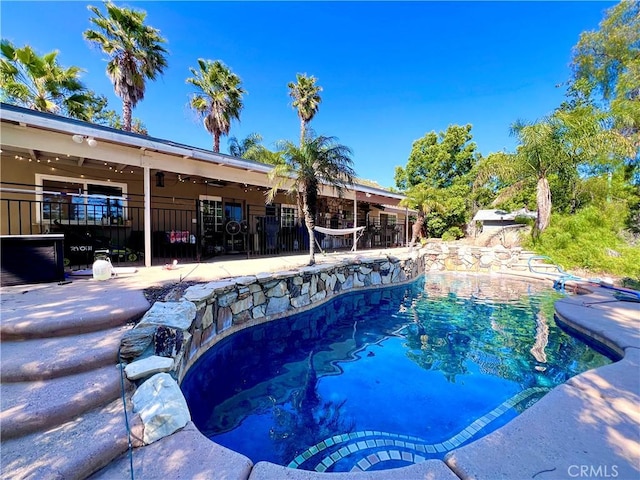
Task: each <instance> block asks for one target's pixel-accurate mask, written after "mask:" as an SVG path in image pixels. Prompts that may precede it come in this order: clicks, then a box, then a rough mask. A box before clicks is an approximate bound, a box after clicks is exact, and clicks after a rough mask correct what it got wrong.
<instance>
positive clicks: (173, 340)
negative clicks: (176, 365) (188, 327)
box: [153, 325, 184, 357]
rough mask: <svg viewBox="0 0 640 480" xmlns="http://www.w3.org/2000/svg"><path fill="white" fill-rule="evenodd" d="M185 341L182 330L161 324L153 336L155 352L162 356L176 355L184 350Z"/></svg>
mask: <svg viewBox="0 0 640 480" xmlns="http://www.w3.org/2000/svg"><path fill="white" fill-rule="evenodd" d="M183 341H184V333H183V331H182V330H180V329H175V328H170V327H165V326H162V325H161V326H159V327H158V328H157V329H156V333H155V335H154V336H153V342H154V352H155V354H156V355H158V356H160V357H175V356H176V354H178V352H180V350H182V343H183Z"/></svg>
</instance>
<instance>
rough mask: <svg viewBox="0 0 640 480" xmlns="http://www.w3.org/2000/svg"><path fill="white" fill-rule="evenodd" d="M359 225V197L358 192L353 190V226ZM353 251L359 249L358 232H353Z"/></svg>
mask: <svg viewBox="0 0 640 480" xmlns="http://www.w3.org/2000/svg"><path fill="white" fill-rule="evenodd" d="M357 226H358V198H357V194H356V192H355V191H354V192H353V228H356V227H357ZM353 251H354V252H357V251H358V232H353Z"/></svg>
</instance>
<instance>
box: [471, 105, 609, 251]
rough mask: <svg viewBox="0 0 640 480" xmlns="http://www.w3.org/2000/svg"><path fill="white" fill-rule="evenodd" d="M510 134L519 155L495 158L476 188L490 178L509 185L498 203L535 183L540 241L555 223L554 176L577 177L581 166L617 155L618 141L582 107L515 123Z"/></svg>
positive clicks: (481, 169)
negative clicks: (606, 153) (605, 153)
mask: <svg viewBox="0 0 640 480" xmlns="http://www.w3.org/2000/svg"><path fill="white" fill-rule="evenodd" d="M511 133H512V135H515V136H516V137H517V138H518V140H519V143H520V144H519V145H518V147H517V149H516V152H515V153H514V154H506V153H498V154H492V155H490V156H489V157H488V158H487V159H486V161H484V162H483V163H482V164H481V165H480V166H479V169H478V175H477V177H476V186H477V185H480V184H483V183H485V182H486V181H487V180H488V179H489V178H491V177H494V178H498V179H500V180H501V181H503V182H505V183H506V184H507V185H508V187H506V188H505V189H504V190H503V191H502V192H500V194H499V195H498V198H496V200H494V202H493V203H494V204H496V203H499V202H501V201H504V200H506V199H508V198H509V197H510V196H512V195H513V194H514V193H515V192H518V191H521V190H522V189H523V188H524V187H525V186H526V185H527V184H529V185H531V183H532V182H535V185H536V205H537V217H536V221H535V224H534V227H533V232H532V234H533V237H534V238H537V237H538V236H539V235H540V234H541V233H542V232H543V231H544V230H545V229H546V228H547V227H548V226H549V222H550V219H551V208H552V199H551V188H550V187H549V178H550V176H551V175H559V176H561V177H566V178H575V177H576V176H577V170H576V169H577V166H578V165H579V164H583V165H586V164H589V163H593V162H597V161H598V157H601V156H602V155H603V152H606V151H610V152H611V151H614V150H613V149H615V148H617V147H616V142H615V140H616V139H615V138H614V137H612V136H610V135H608V134H607V132H605V131H603V130H602V128H601V125H600V123H599V122H598V121H597V118H596V117H594V116H592V115H587V114H586V113H585V112H583V111H582V110H580V109H574V110H572V111H570V112H565V111H563V110H558V111H556V112H555V113H554V114H553V115H551V116H549V117H546V118H544V119H542V120H540V121H539V122H537V123H532V124H525V123H523V122H516V123H515V124H514V125H513V126H512V127H511ZM565 188H574V186H573V185H570V184H566V185H565Z"/></svg>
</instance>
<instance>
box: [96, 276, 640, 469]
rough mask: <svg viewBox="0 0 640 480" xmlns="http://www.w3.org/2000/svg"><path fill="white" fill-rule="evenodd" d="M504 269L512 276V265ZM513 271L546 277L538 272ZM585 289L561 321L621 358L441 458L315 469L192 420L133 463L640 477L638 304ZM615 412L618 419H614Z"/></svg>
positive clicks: (560, 310)
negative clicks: (239, 446)
mask: <svg viewBox="0 0 640 480" xmlns="http://www.w3.org/2000/svg"><path fill="white" fill-rule="evenodd" d="M427 274H428V272H427ZM467 274H473V273H472V272H469V273H467ZM494 275H495V274H494ZM497 275H507V276H511V274H508V273H506V272H500V273H498V274H497ZM516 276H517V277H525V278H527V277H528V278H531V279H532V280H541V278H540V277H539V276H536V275H526V274H521V273H519V274H517V275H516ZM546 280H549V279H548V278H546ZM586 288H587V289H588V290H589V293H587V294H586V295H580V296H577V297H568V298H564V299H562V300H559V301H558V302H556V314H557V315H556V316H557V319H558V321H559V323H561V324H566V325H568V326H569V327H571V328H573V329H575V330H577V331H579V332H580V333H581V334H583V335H585V336H586V337H588V338H590V339H591V340H592V341H594V342H596V343H599V344H601V345H602V346H604V347H606V348H608V349H610V350H613V351H614V352H617V353H618V354H620V355H621V356H622V359H621V360H620V361H618V362H616V363H613V364H611V365H607V366H605V367H601V368H598V369H594V370H590V371H588V372H584V373H582V374H580V375H578V376H576V377H573V378H572V379H571V380H570V381H569V382H567V383H566V384H563V385H561V386H559V387H556V388H555V389H553V391H552V392H550V393H549V394H547V395H546V396H545V397H543V398H542V399H541V400H540V401H539V402H537V403H536V404H535V405H533V406H532V407H531V408H529V409H528V410H527V411H525V412H524V413H523V414H521V415H519V416H518V417H516V418H515V419H514V420H512V421H511V422H509V423H508V424H507V425H505V426H503V427H501V428H500V429H498V430H496V431H494V432H492V433H491V434H489V435H487V436H485V437H483V438H481V439H478V440H476V441H474V442H472V443H470V444H468V445H465V446H463V447H460V448H457V449H454V450H452V451H451V452H449V453H448V454H447V456H446V457H445V459H444V461H441V460H427V461H425V462H422V463H419V464H415V465H413V466H411V467H404V468H399V469H393V470H384V471H367V472H353V473H318V472H311V471H304V470H296V469H290V468H287V467H283V466H280V465H275V464H272V463H270V462H257V463H256V464H253V463H252V462H251V461H250V460H249V459H248V458H246V457H245V456H243V455H241V454H239V453H237V452H233V451H231V450H229V449H226V448H225V447H222V446H220V445H218V444H216V443H214V442H211V441H210V440H209V439H208V438H206V437H205V436H204V435H202V434H201V433H200V432H198V431H197V429H196V428H195V426H194V425H193V424H192V423H189V424H188V425H187V427H185V428H184V429H183V430H181V431H178V432H176V433H175V434H173V435H171V436H170V437H166V438H164V439H162V440H160V441H158V442H155V443H154V444H151V445H148V446H146V447H142V448H139V449H137V450H136V455H135V456H134V457H136V468H137V469H142V471H144V475H142V476H140V475H139V474H137V475H136V476H137V477H138V478H157V477H158V478H159V477H166V476H167V475H169V476H171V475H172V474H175V472H177V471H179V472H180V474H181V475H180V476H181V477H183V478H194V477H197V476H203V475H204V477H206V478H227V479H238V480H245V479H247V478H248V479H250V480H265V479H283V478H286V479H292V480H297V479H300V480H302V479H315V478H318V479H320V478H343V479H344V478H347V479H353V480H364V479H380V480H381V479H383V478H384V479H394V478H398V479H412V478H452V479H455V478H461V479H471V478H490V479H493V478H524V477H526V478H531V477H532V476H536V478H538V476H539V478H543V479H544V478H558V475H560V476H561V478H567V477H572V476H576V475H573V473H580V472H581V470H580V469H584V468H586V469H587V471H588V473H592V475H590V478H598V477H600V478H611V477H612V476H614V474H616V475H615V476H617V478H636V477H638V476H639V475H640V442H639V439H640V434H639V432H640V418H639V417H638V415H637V414H636V413H635V412H633V411H630V410H629V409H630V407H629V405H631V406H633V405H637V404H640V384H639V383H640V380H639V379H640V376H639V372H640V330H639V329H638V327H637V325H634V322H636V324H637V322H638V321H639V320H640V304H631V303H628V302H620V301H614V299H615V297H613V295H612V294H611V292H610V291H607V290H605V289H603V288H600V287H598V286H595V285H591V286H586ZM596 407H597V410H598V412H600V414H601V415H602V416H603V417H604V418H603V419H601V420H600V421H599V420H598V419H597V418H596V420H595V423H596V424H597V423H601V425H600V427H602V428H596V427H598V425H595V427H594V420H593V419H591V421H590V422H591V423H590V422H589V421H587V420H585V415H587V416H588V413H589V412H590V411H591V410H593V409H594V408H596ZM550 413H553V415H556V417H554V416H553V415H550ZM612 417H614V418H615V419H616V421H615V422H609V423H607V419H609V418H612ZM616 439H618V440H616ZM620 439H626V440H625V441H623V440H620ZM176 449H179V450H180V451H182V452H183V453H184V455H181V456H180V460H179V464H180V465H179V466H178V465H176V461H177V460H176V457H175V455H172V454H174V453H175V451H176ZM532 451H534V452H537V453H536V454H532V453H531V452H532ZM581 452H582V453H581ZM584 452H588V455H586V454H585V453H584ZM187 459H193V461H188V460H187ZM205 460H210V461H211V464H210V463H209V462H206V461H205ZM214 464H215V465H214ZM112 467H114V468H109V467H107V469H106V470H105V471H103V472H99V473H103V475H105V476H101V475H98V476H97V477H96V478H110V475H113V474H114V473H115V472H116V471H119V470H117V466H116V465H114V464H112ZM121 467H123V468H126V470H122V472H126V471H128V462H124V466H123V465H121ZM576 469H577V470H576ZM589 469H590V470H589ZM593 474H597V475H593ZM621 474H622V476H621ZM624 475H626V477H625V476H624ZM329 476H330V477H329ZM583 476H584V475H583Z"/></svg>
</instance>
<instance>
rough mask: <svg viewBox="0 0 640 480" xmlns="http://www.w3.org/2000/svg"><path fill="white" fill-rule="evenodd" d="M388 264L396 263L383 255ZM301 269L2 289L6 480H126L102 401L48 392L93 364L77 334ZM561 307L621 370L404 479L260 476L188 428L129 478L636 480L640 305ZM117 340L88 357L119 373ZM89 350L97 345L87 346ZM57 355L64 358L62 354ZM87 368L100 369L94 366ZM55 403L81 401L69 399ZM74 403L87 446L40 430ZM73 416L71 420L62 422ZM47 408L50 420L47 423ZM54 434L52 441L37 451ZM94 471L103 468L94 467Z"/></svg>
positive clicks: (275, 262) (265, 466) (556, 393)
mask: <svg viewBox="0 0 640 480" xmlns="http://www.w3.org/2000/svg"><path fill="white" fill-rule="evenodd" d="M402 252H406V249H398V253H402ZM380 253H381V252H378V251H375V252H358V254H357V255H359V256H367V255H372V256H375V255H380ZM383 253H384V254H395V253H396V252H394V251H393V250H388V251H384V252H383ZM348 258H353V255H340V256H338V257H332V256H327V257H324V256H322V255H318V256H317V260H318V263H320V264H323V263H327V262H342V261H344V260H345V259H348ZM306 261H307V256H306V255H299V256H293V257H278V258H265V259H251V260H245V259H238V260H228V261H227V260H225V261H217V262H214V263H210V264H198V265H179V266H178V268H176V269H173V270H166V269H163V268H162V267H152V268H150V269H142V270H140V271H139V272H138V273H136V274H134V275H130V276H125V275H122V276H121V277H119V278H114V279H112V280H109V281H106V282H96V281H93V280H90V279H77V280H76V279H73V282H72V283H71V284H67V285H57V284H46V285H30V286H21V287H3V288H2V289H0V293H2V350H1V353H2V377H3V383H2V392H0V393H2V403H3V405H2V416H1V417H0V425H1V426H2V435H3V437H2V445H1V456H2V478H85V477H86V476H87V475H91V473H92V472H93V471H95V467H98V468H99V467H100V466H102V465H105V464H107V463H108V465H107V466H106V467H105V468H103V469H102V470H100V471H98V472H97V473H95V474H93V475H92V476H91V478H96V479H98V478H99V479H112V478H130V477H131V474H130V471H129V458H128V456H127V455H126V454H125V455H120V456H119V457H118V458H116V459H115V460H114V461H110V460H111V459H113V458H115V457H116V456H117V455H118V454H120V453H122V452H124V451H125V450H126V439H125V438H123V437H124V436H126V432H125V430H124V426H123V425H117V424H116V423H117V421H114V422H113V423H114V425H111V423H112V422H111V420H110V421H109V422H108V426H103V424H102V423H100V422H101V421H102V420H101V419H102V418H103V417H98V418H97V420H96V422H97V423H96V424H91V423H90V422H89V420H90V418H89V417H91V415H92V414H93V413H92V412H93V410H92V409H95V408H96V407H97V406H101V404H100V403H99V401H98V400H96V401H94V403H93V404H92V403H91V402H88V401H87V399H86V398H76V397H78V396H79V395H78V392H77V391H73V392H75V393H73V395H72V394H67V393H66V392H67V390H65V389H70V388H71V387H69V385H66V386H54V385H53V383H49V382H54V383H55V382H61V381H62V380H61V378H62V377H63V375H64V372H66V373H69V371H72V369H73V366H74V365H77V364H79V363H84V365H85V367H86V365H87V362H88V360H87V358H88V357H87V355H88V354H87V352H83V351H82V349H81V348H79V347H78V345H77V340H78V337H79V336H78V335H73V336H70V335H69V332H76V333H78V332H80V333H81V334H82V335H84V336H85V339H87V338H89V337H92V336H94V335H96V334H97V333H98V332H104V331H105V328H106V325H105V324H104V318H105V316H107V317H108V318H110V319H111V322H110V323H109V326H110V327H111V329H112V330H108V332H110V333H109V335H111V336H113V337H114V338H117V337H118V334H119V333H120V329H123V328H126V327H125V326H124V324H126V322H127V321H128V320H129V319H133V318H135V317H136V315H139V313H140V312H141V311H142V312H143V311H144V310H146V309H147V308H148V303H146V300H145V299H144V296H143V294H142V290H143V289H145V288H148V287H150V286H154V285H164V284H171V283H176V282H179V281H180V280H183V281H186V282H195V281H198V282H199V281H211V280H213V279H219V278H227V277H230V276H244V275H251V274H256V273H263V272H274V271H281V270H290V269H295V268H297V267H300V266H303V265H305V264H306ZM556 309H557V313H558V315H559V317H560V321H561V322H566V323H567V324H568V325H569V326H570V327H571V328H573V329H575V330H577V331H579V332H581V333H582V334H584V335H586V336H588V337H591V338H592V339H593V340H594V341H595V342H598V343H601V344H602V345H603V346H604V347H606V348H608V349H610V350H612V351H614V352H616V354H617V355H619V356H622V357H623V358H622V360H620V361H619V362H616V363H613V364H611V365H607V366H605V367H602V368H599V369H596V370H592V371H589V372H585V373H583V374H581V375H578V376H576V377H573V378H572V379H571V380H569V381H568V382H567V383H566V384H564V385H562V386H560V387H557V388H555V389H554V390H553V391H552V392H550V393H549V394H547V395H546V396H545V397H544V398H542V399H541V400H540V401H539V402H537V403H536V404H535V405H533V406H532V407H531V408H529V409H527V410H526V411H525V412H524V413H522V414H521V415H519V416H518V417H516V418H515V419H514V420H512V421H511V422H509V423H508V424H507V425H505V426H504V427H502V428H500V429H498V430H496V431H494V432H493V433H491V434H489V435H487V436H486V437H483V438H481V439H479V440H477V441H475V442H473V443H470V444H468V445H466V446H463V447H461V448H458V449H455V450H452V451H451V452H450V453H449V454H448V455H447V457H446V458H445V460H444V461H440V460H428V461H425V462H423V463H419V464H415V465H413V466H411V467H406V468H403V469H395V470H386V471H381V472H361V473H342V474H338V473H333V474H320V473H316V472H309V471H301V470H300V471H299V470H294V469H288V468H285V467H281V466H278V465H273V464H270V463H267V462H259V463H257V464H256V465H253V464H252V462H251V461H250V460H249V459H247V458H246V457H244V456H242V455H240V454H238V453H236V452H232V451H230V450H228V449H226V448H224V447H221V446H219V445H216V444H215V443H213V442H211V441H209V440H208V439H207V438H206V437H204V436H203V435H202V434H200V433H199V432H198V431H197V429H196V428H195V426H193V424H191V423H190V424H188V425H187V427H185V428H184V429H182V430H180V431H178V432H176V433H175V434H173V435H171V436H169V437H166V438H164V439H162V440H160V441H158V442H156V443H153V444H151V445H149V446H146V447H141V448H136V449H134V452H133V465H134V478H137V479H156V478H158V479H161V478H162V479H164V478H185V479H187V478H206V479H218V478H220V479H222V478H225V479H238V480H241V479H247V478H248V479H251V480H262V479H292V480H295V479H316V478H318V479H320V478H345V479H347V478H348V479H353V480H358V479H380V480H382V479H409V480H411V479H414V478H415V479H441V478H442V479H446V478H451V479H456V478H462V479H471V478H487V479H494V478H505V479H519V478H533V477H535V478H536V479H555V478H580V477H581V478H585V477H588V478H621V479H625V478H629V479H636V478H639V477H640V407H639V405H640V304H638V303H632V302H622V301H617V300H616V299H615V298H614V297H613V296H612V292H611V291H609V290H605V289H602V288H599V287H593V293H591V294H589V295H581V296H576V297H568V298H565V299H563V300H561V301H560V302H558V303H557V305H556ZM101 322H103V323H101ZM109 335H104V336H103V338H102V339H101V341H99V342H96V343H95V345H94V346H93V347H92V348H91V355H92V357H91V358H93V357H96V349H103V350H104V353H100V355H99V356H100V358H104V360H102V361H97V360H95V359H94V360H95V367H96V368H99V366H100V365H103V364H104V363H106V364H107V365H108V364H109V362H111V363H110V364H111V365H113V364H114V362H115V360H116V359H117V345H118V343H117V342H115V341H113V342H112V341H110V340H108V338H110V337H109ZM65 340H70V341H71V344H72V345H74V350H73V351H71V350H70V348H71V347H70V345H69V344H66V343H65ZM87 343H88V344H91V343H90V341H88V342H87ZM45 346H46V347H45ZM43 347H44V348H43ZM100 351H101V350H100ZM61 352H64V354H62V355H61ZM47 353H52V354H56V355H55V357H56V358H55V360H56V362H54V363H52V358H51V357H49V356H48V355H47ZM92 361H93V360H92ZM89 363H90V362H89ZM81 370H82V372H90V371H92V370H89V368H88V367H87V368H83V369H81ZM43 371H44V373H43ZM111 373H113V372H111ZM111 373H109V374H111ZM80 374H81V373H78V375H80ZM85 374H86V373H85ZM105 375H108V374H105ZM94 380H95V378H94ZM105 383H106V384H113V383H114V380H113V379H110V380H105ZM40 384H49V385H51V388H50V389H44V390H43V391H38V388H37V386H39V385H40ZM24 385H26V386H29V387H30V390H29V392H27V393H25V392H24V391H22V392H21V391H19V390H20V387H21V386H24ZM56 389H58V390H56ZM102 390H104V391H106V390H108V389H107V388H104V389H102ZM85 391H86V390H85ZM34 392H36V393H34ZM36 394H37V395H39V397H38V398H36ZM43 396H44V397H47V396H48V397H47V398H45V400H42V399H41V398H40V397H43ZM60 398H63V399H67V400H69V399H70V398H74V399H75V400H74V402H70V401H67V402H65V401H61V400H60ZM100 398H103V397H100ZM108 398H111V399H112V400H113V402H112V403H114V404H117V401H118V396H117V392H116V395H115V396H114V395H113V392H112V393H111V397H108ZM43 402H44V404H43ZM83 402H84V403H83ZM78 403H81V404H82V408H83V410H82V411H81V413H83V412H87V413H85V414H84V415H81V416H82V417H86V419H88V420H87V421H88V422H89V423H87V425H86V426H85V427H84V429H81V430H80V431H81V432H83V435H79V434H78V430H73V429H72V427H71V426H69V427H65V428H60V427H58V426H57V425H58V424H61V422H62V420H58V424H54V425H46V421H45V420H38V419H39V418H42V417H49V416H53V417H56V416H57V417H58V418H59V419H63V420H64V419H65V418H67V417H70V416H71V415H73V409H75V410H76V411H77V410H78ZM51 404H56V405H54V406H55V409H53V410H51V409H49V405H51ZM35 407H37V408H38V409H39V410H38V411H37V412H36V413H37V414H34V413H33V412H32V410H33V409H34V408H35ZM65 408H66V409H68V410H69V411H67V412H65ZM52 411H53V412H54V413H55V415H52ZM118 416H119V417H118ZM16 418H17V419H19V421H17V420H16ZM104 418H108V419H117V418H120V419H122V407H121V406H120V409H119V412H118V411H117V409H115V412H114V413H113V414H112V415H111V416H107V417H104ZM73 421H75V422H76V423H77V422H78V421H77V420H73V419H72V420H69V422H67V423H65V424H64V425H69V424H71V423H73ZM25 423H26V424H27V426H28V425H31V430H29V429H28V428H27V427H25V426H24V425H25ZM103 423H104V422H103ZM121 423H124V422H123V421H122V422H121ZM92 425H93V430H92V429H91V426H92ZM12 428H13V429H20V428H22V430H23V431H22V434H23V436H19V435H18V434H16V433H15V430H13V431H12ZM47 428H49V429H47ZM66 428H68V429H69V432H70V433H69V434H68V435H67V437H70V436H71V435H72V434H73V437H74V438H73V439H70V438H67V437H64V436H59V437H56V436H55V435H54V433H51V434H50V432H54V431H55V433H56V434H58V435H62V434H61V433H60V432H61V431H64V430H65V429H66ZM25 429H26V430H25ZM43 432H44V433H43ZM134 432H135V426H134ZM63 433H64V432H63ZM47 435H48V437H47ZM45 437H46V438H48V440H47V441H44V440H42V441H41V439H43V438H45ZM103 437H106V438H103ZM27 442H28V443H27ZM101 442H102V443H101ZM83 445H84V448H82V446H83ZM92 448H93V449H94V451H92V450H91V449H92ZM105 450H106V451H107V454H105V455H103V456H102V457H101V456H100V455H101V452H103V451H105ZM92 462H93V465H94V468H93V469H91V468H88V466H90V464H91V463H92ZM34 465H36V466H34ZM327 475H330V476H331V477H328V476H327Z"/></svg>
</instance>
